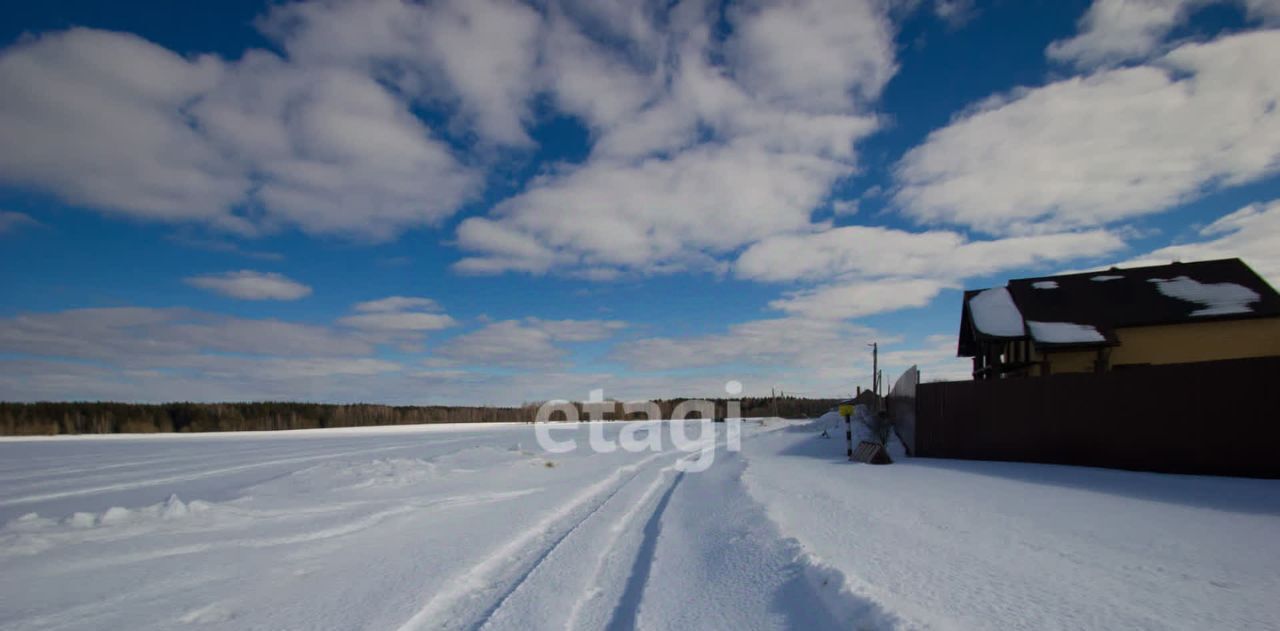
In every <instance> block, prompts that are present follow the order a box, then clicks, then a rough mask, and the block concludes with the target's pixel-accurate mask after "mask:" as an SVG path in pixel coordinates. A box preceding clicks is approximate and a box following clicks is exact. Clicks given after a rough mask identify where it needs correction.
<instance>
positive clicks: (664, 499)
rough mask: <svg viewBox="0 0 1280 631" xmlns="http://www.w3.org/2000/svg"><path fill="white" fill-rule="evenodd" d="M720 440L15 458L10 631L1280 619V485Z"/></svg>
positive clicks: (802, 437)
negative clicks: (693, 446)
mask: <svg viewBox="0 0 1280 631" xmlns="http://www.w3.org/2000/svg"><path fill="white" fill-rule="evenodd" d="M653 427H654V428H660V431H663V432H664V434H663V436H666V433H667V429H668V428H667V426H665V425H657V424H655V425H654V426H653ZM619 428H620V426H618V425H616V424H610V425H607V426H606V427H605V431H606V435H608V436H610V437H612V436H615V435H616V434H617V432H618V431H619ZM717 429H718V430H719V431H720V432H721V434H720V436H719V440H720V443H721V448H720V450H719V451H718V452H717V453H716V458H715V463H714V465H712V466H711V467H710V468H709V469H708V470H706V471H704V472H684V471H681V470H680V469H679V468H678V467H676V464H677V463H678V462H680V461H681V460H682V459H684V460H688V459H690V458H691V456H690V454H688V453H686V452H683V451H680V450H678V449H675V448H674V447H673V446H672V441H671V440H669V439H668V438H664V440H663V441H662V444H663V445H664V446H665V449H663V450H661V451H642V452H639V453H631V452H628V451H624V450H616V451H613V452H611V453H597V452H594V451H591V450H589V449H585V448H582V449H578V450H576V451H573V452H569V453H565V454H549V453H545V452H543V451H542V450H541V449H540V448H539V447H538V444H537V441H536V440H535V438H534V433H533V430H532V429H531V428H530V427H529V426H515V425H512V426H484V427H476V426H433V427H426V428H378V429H364V430H327V431H318V432H289V433H274V434H258V433H245V434H225V435H202V436H177V437H100V438H91V439H76V440H65V439H58V440H40V441H27V440H0V523H3V524H4V525H3V526H0V628H4V629H105V628H118V629H172V628H182V627H186V626H188V625H194V626H196V627H198V628H208V629H246V628H252V629H405V630H412V629H440V628H444V629H482V628H483V629H566V628H568V629H630V628H642V629H669V628H699V629H717V628H726V629H728V628H732V629H777V628H805V629H826V628H830V629H849V628H939V629H952V628H954V629H969V628H991V629H1013V628H1025V629H1041V628H1061V629H1068V628H1089V627H1093V628H1117V627H1126V628H1187V629H1203V628H1238V629H1247V628H1258V629H1262V628H1275V627H1276V626H1277V621H1278V620H1280V615H1278V613H1280V610H1278V608H1277V605H1276V604H1275V602H1274V601H1275V599H1274V594H1276V593H1280V553H1278V552H1277V546H1275V544H1274V542H1275V540H1276V535H1277V534H1280V485H1277V483H1276V482H1273V481H1258V480H1238V479H1214V478H1200V477H1188V476H1161V475H1155V474H1141V473H1129V472H1118V471H1102V470H1093V469H1079V468H1070V467H1049V466H1040V465H1021V464H1007V463H966V462H946V461H929V460H919V461H911V462H908V463H905V464H897V465H894V466H891V467H871V466H868V465H850V464H848V463H844V462H842V458H841V457H840V455H841V453H842V451H843V445H842V444H840V441H831V440H822V439H819V438H818V437H817V436H816V433H815V430H814V427H813V426H810V425H806V424H791V423H782V422H776V421H775V422H771V423H770V424H769V425H768V426H766V427H761V426H759V425H758V424H756V423H747V424H745V425H744V439H743V441H742V443H743V451H742V452H740V453H730V452H728V451H726V450H725V449H724V447H723V444H724V435H723V426H718V427H717ZM561 431H562V432H564V435H569V434H575V436H576V438H577V439H578V442H579V444H580V446H582V447H585V446H586V444H587V442H588V439H587V428H586V426H585V425H584V426H579V427H578V428H577V429H576V430H574V429H570V430H561ZM557 436H559V434H558V435H557Z"/></svg>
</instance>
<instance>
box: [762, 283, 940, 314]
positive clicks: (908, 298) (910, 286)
mask: <svg viewBox="0 0 1280 631" xmlns="http://www.w3.org/2000/svg"><path fill="white" fill-rule="evenodd" d="M947 286H948V283H947V282H946V281H941V280H936V279H930V278H905V279H878V280H867V281H852V282H837V283H833V284H829V285H823V286H821V287H818V288H816V289H806V290H802V291H795V292H789V293H788V294H787V295H786V297H784V298H779V299H777V300H774V301H772V302H770V303H769V306H770V307H772V308H774V309H779V310H782V311H785V312H787V313H790V314H794V315H799V316H804V317H807V318H836V319H841V318H856V317H859V316H865V315H871V314H875V313H885V312H889V311H897V310H899V309H906V308H911V307H923V306H925V305H927V304H929V302H930V301H932V300H933V298H934V297H935V296H937V295H938V292H940V291H942V289H943V288H945V287H947Z"/></svg>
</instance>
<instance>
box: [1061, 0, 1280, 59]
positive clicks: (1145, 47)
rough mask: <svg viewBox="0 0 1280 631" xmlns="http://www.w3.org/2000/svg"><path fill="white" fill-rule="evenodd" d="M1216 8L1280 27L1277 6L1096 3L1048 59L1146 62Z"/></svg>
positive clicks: (1232, 0)
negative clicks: (1175, 33) (1195, 17)
mask: <svg viewBox="0 0 1280 631" xmlns="http://www.w3.org/2000/svg"><path fill="white" fill-rule="evenodd" d="M1213 4H1233V5H1237V6H1241V7H1243V8H1244V9H1245V11H1246V14H1247V16H1248V17H1249V18H1251V19H1254V20H1259V21H1262V22H1265V23H1275V22H1277V21H1280V4H1277V3H1275V2H1274V1H1273V0H1229V1H1223V0H1094V3H1093V4H1092V5H1090V6H1089V9H1088V11H1086V12H1085V14H1084V16H1083V17H1081V18H1080V22H1079V29H1080V33H1079V34H1078V35H1076V36H1074V37H1071V38H1069V39H1064V40H1059V41H1056V42H1053V43H1052V44H1050V45H1049V47H1048V49H1047V50H1046V54H1048V56H1049V57H1050V58H1051V59H1054V60H1056V61H1061V62H1070V63H1074V64H1076V65H1077V66H1081V67H1091V66H1098V65H1108V64H1115V63H1119V62H1123V61H1129V60H1134V59H1144V58H1146V57H1148V56H1150V55H1151V54H1152V53H1155V52H1157V51H1159V50H1160V49H1161V48H1162V47H1163V45H1164V43H1165V39H1166V37H1167V36H1168V35H1169V33H1170V31H1172V30H1173V29H1174V28H1175V27H1177V26H1179V25H1181V24H1184V23H1185V22H1186V20H1187V19H1188V18H1189V17H1190V16H1191V14H1192V13H1193V12H1195V11H1196V10H1198V9H1202V8H1204V7H1207V6H1209V5H1213Z"/></svg>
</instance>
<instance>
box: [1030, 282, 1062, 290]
mask: <svg viewBox="0 0 1280 631" xmlns="http://www.w3.org/2000/svg"><path fill="white" fill-rule="evenodd" d="M1031 286H1032V287H1035V288H1036V289H1057V288H1058V281H1056V280H1041V281H1036V282H1034V283H1031Z"/></svg>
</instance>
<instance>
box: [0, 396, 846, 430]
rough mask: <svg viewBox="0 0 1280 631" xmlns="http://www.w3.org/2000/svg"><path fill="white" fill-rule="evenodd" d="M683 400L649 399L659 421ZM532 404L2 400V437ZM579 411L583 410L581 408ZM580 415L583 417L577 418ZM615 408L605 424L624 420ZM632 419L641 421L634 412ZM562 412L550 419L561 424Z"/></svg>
mask: <svg viewBox="0 0 1280 631" xmlns="http://www.w3.org/2000/svg"><path fill="white" fill-rule="evenodd" d="M683 401H684V399H663V400H658V401H655V403H657V404H658V407H659V408H660V410H661V413H662V417H663V418H670V416H671V412H672V410H674V409H675V407H676V406H677V405H679V404H680V403H681V402H683ZM740 401H741V406H742V407H741V412H742V415H743V416H748V417H756V416H774V415H775V414H776V415H777V416H783V417H786V418H805V417H809V416H818V415H821V414H822V413H824V412H826V411H827V410H828V409H830V408H831V407H832V406H834V405H835V404H836V403H837V402H838V400H837V399H801V398H796V397H778V398H777V400H776V405H777V410H776V412H775V410H774V405H775V402H774V399H773V398H772V397H763V398H744V399H741V400H740ZM726 403H727V402H726V400H724V399H720V400H716V401H715V404H716V410H715V415H716V416H725V415H726V410H727V407H726ZM538 407H539V406H538V404H536V403H534V404H526V405H523V406H520V407H487V406H445V405H426V406H416V405H415V406H391V405H370V404H364V403H359V404H350V405H338V404H326V403H290V402H261V403H162V404H155V405H151V404H137V403H96V402H83V403H80V402H77V403H2V402H0V434H7V435H52V434H123V433H154V432H233V431H250V430H281V429H317V428H324V427H368V426H373V425H416V424H425V423H504V422H525V423H527V422H532V421H533V420H534V418H535V417H536V416H537V412H538ZM577 407H578V408H579V410H580V411H581V405H580V404H578V405H577ZM580 416H581V417H582V418H586V414H585V413H583V414H580ZM623 416H624V415H623V413H622V409H621V404H618V406H617V407H615V409H614V411H613V412H612V413H609V412H605V414H604V417H605V418H606V419H610V420H616V419H620V418H622V417H623ZM630 417H631V418H644V415H643V414H632V415H630ZM563 418H564V417H563V415H562V414H561V413H556V414H555V415H553V416H552V419H553V420H561V419H563Z"/></svg>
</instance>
